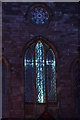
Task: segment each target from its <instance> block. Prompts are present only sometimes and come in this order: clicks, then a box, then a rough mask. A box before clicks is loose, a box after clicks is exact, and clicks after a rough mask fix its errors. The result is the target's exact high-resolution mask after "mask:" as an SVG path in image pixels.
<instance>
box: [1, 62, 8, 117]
mask: <svg viewBox="0 0 80 120" xmlns="http://www.w3.org/2000/svg"><path fill="white" fill-rule="evenodd" d="M6 72H7V71H6V67H5V64H4V63H2V117H3V118H6V92H7V91H6Z"/></svg>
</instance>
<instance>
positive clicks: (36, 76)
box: [24, 40, 57, 103]
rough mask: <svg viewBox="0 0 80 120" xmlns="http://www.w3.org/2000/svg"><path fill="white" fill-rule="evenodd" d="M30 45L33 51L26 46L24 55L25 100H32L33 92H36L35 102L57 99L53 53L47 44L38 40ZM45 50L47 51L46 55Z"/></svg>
mask: <svg viewBox="0 0 80 120" xmlns="http://www.w3.org/2000/svg"><path fill="white" fill-rule="evenodd" d="M32 46H33V47H32ZM30 47H31V48H33V49H32V50H33V52H32V51H31V50H30V48H28V49H27V51H26V53H25V57H24V66H25V101H26V102H34V94H36V102H38V103H45V102H46V99H47V101H49V102H54V101H56V99H57V97H56V96H57V95H56V68H55V67H56V60H55V54H54V52H53V50H52V49H49V48H50V47H49V46H48V45H47V44H45V43H44V44H42V42H41V41H40V40H39V41H38V42H37V43H36V45H35V46H34V43H33V44H31V45H30ZM45 51H47V55H46V56H45ZM32 53H33V54H32ZM33 55H34V57H33ZM45 66H46V67H45ZM34 68H35V69H34ZM45 69H46V70H45ZM45 82H46V83H45ZM35 84H36V86H35ZM46 85H47V91H46ZM34 91H36V92H34ZM46 92H47V98H46Z"/></svg>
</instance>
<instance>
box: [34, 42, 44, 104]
mask: <svg viewBox="0 0 80 120" xmlns="http://www.w3.org/2000/svg"><path fill="white" fill-rule="evenodd" d="M35 64H36V96H37V102H39V103H44V102H45V65H44V49H43V45H42V43H41V42H40V41H38V43H37V44H36V48H35Z"/></svg>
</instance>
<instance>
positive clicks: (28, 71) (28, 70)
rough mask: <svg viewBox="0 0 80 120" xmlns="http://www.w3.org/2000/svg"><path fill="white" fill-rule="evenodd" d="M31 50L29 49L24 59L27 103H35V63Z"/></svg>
mask: <svg viewBox="0 0 80 120" xmlns="http://www.w3.org/2000/svg"><path fill="white" fill-rule="evenodd" d="M33 62H34V61H33V55H32V53H31V51H30V49H27V51H26V54H25V57H24V66H25V83H24V84H25V85H24V86H25V90H24V92H25V102H33V101H34V68H33V66H34V63H33Z"/></svg>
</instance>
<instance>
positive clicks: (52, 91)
mask: <svg viewBox="0 0 80 120" xmlns="http://www.w3.org/2000/svg"><path fill="white" fill-rule="evenodd" d="M46 71H47V76H46V78H47V97H48V101H49V102H54V101H56V71H55V55H54V53H53V51H52V49H50V50H49V51H48V53H47V58H46Z"/></svg>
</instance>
